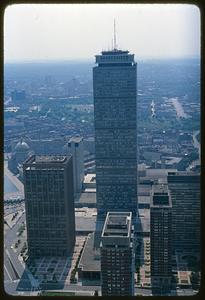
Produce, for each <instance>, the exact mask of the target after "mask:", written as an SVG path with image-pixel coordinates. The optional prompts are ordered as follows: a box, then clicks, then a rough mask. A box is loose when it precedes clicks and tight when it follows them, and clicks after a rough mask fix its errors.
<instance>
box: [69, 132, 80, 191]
mask: <svg viewBox="0 0 205 300" xmlns="http://www.w3.org/2000/svg"><path fill="white" fill-rule="evenodd" d="M68 153H70V154H72V156H73V183H74V193H80V192H81V191H82V187H83V180H84V149H83V138H82V137H72V138H71V139H70V140H69V142H68Z"/></svg>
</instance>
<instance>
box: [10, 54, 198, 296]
mask: <svg viewBox="0 0 205 300" xmlns="http://www.w3.org/2000/svg"><path fill="white" fill-rule="evenodd" d="M96 63H97V66H96V67H94V69H93V87H94V108H95V110H94V113H95V118H94V122H95V171H96V178H95V179H94V180H95V181H96V206H97V218H96V228H95V231H94V232H93V233H91V234H89V236H88V238H87V241H86V243H85V246H84V249H83V253H82V256H81V259H80V261H79V265H78V271H79V277H82V278H85V279H86V278H87V279H94V280H100V282H101V287H102V296H106V295H123V296H130V295H134V294H135V281H134V274H135V271H136V249H137V248H136V243H135V241H136V238H137V234H138V232H139V230H137V228H138V227H139V225H140V213H139V210H140V207H143V205H144V207H147V206H148V207H149V209H150V231H149V232H150V233H149V234H150V241H151V242H150V246H151V282H152V289H153V293H154V292H156V294H160V293H164V292H165V293H168V292H169V291H170V289H171V281H172V256H173V253H174V252H175V251H178V250H184V249H186V250H187V251H189V250H190V251H191V250H192V249H193V248H194V251H196V252H199V248H200V175H199V174H197V173H192V172H178V171H170V172H167V174H166V176H165V180H164V181H163V180H162V181H160V180H158V179H159V178H158V177H157V176H156V180H152V181H151V180H150V178H148V177H146V172H145V171H146V170H143V169H139V170H138V161H137V153H138V148H137V64H136V62H135V61H134V55H133V54H129V52H128V51H122V50H118V49H113V50H112V51H103V52H102V55H96ZM19 148H21V149H19ZM19 150H21V151H19ZM22 153H23V154H22ZM19 155H22V156H21V157H20V158H21V160H20V161H21V164H23V178H24V179H23V180H24V187H25V207H26V226H27V239H28V254H29V256H30V257H38V256H69V255H71V253H72V250H73V248H74V245H75V234H76V229H75V211H74V195H76V194H80V193H81V191H82V188H83V180H84V152H83V140H82V138H80V137H75V138H71V139H70V140H69V141H68V143H67V149H66V153H65V154H64V155H56V154H55V153H53V154H52V155H48V154H44V155H38V154H33V153H30V154H29V147H28V145H27V144H26V143H25V142H23V141H21V143H20V144H19V145H18V147H17V146H16V148H15V156H19ZM17 158H18V157H17ZM25 158H26V160H25V161H24V159H25ZM23 161H24V162H23ZM140 181H141V182H140ZM140 183H141V187H140V189H139V190H138V187H139V186H140ZM142 185H144V186H145V187H146V186H148V188H149V189H150V190H149V191H148V193H146V191H145V190H146V188H145V190H144V192H143V189H142ZM140 193H141V199H142V198H143V197H144V198H149V199H150V201H148V202H146V201H145V202H143V199H142V200H141V202H140V201H139V198H140ZM143 193H144V194H143ZM140 205H141V206H140ZM141 226H143V224H142V225H141ZM91 253H94V254H93V256H94V260H95V262H93V261H92V258H91ZM89 259H90V260H89ZM88 262H89V265H90V266H91V267H90V268H86V266H88Z"/></svg>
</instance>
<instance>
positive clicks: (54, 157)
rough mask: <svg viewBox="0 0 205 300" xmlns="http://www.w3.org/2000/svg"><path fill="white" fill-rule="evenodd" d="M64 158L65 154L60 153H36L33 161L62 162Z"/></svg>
mask: <svg viewBox="0 0 205 300" xmlns="http://www.w3.org/2000/svg"><path fill="white" fill-rule="evenodd" d="M65 160H66V156H62V155H36V157H35V161H34V163H35V162H37V163H38V162H40V163H44V162H45V163H47V162H64V161H65Z"/></svg>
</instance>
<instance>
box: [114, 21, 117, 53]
mask: <svg viewBox="0 0 205 300" xmlns="http://www.w3.org/2000/svg"><path fill="white" fill-rule="evenodd" d="M114 50H117V44H116V26H115V19H114Z"/></svg>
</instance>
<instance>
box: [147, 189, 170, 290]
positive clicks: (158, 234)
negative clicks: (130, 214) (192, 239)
mask: <svg viewBox="0 0 205 300" xmlns="http://www.w3.org/2000/svg"><path fill="white" fill-rule="evenodd" d="M150 240H151V243H150V246H151V282H152V287H153V290H155V289H158V290H159V291H166V290H168V289H169V288H170V285H171V276H172V204H171V197H170V194H169V191H168V188H167V185H154V186H153V189H152V196H151V204H150Z"/></svg>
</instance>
